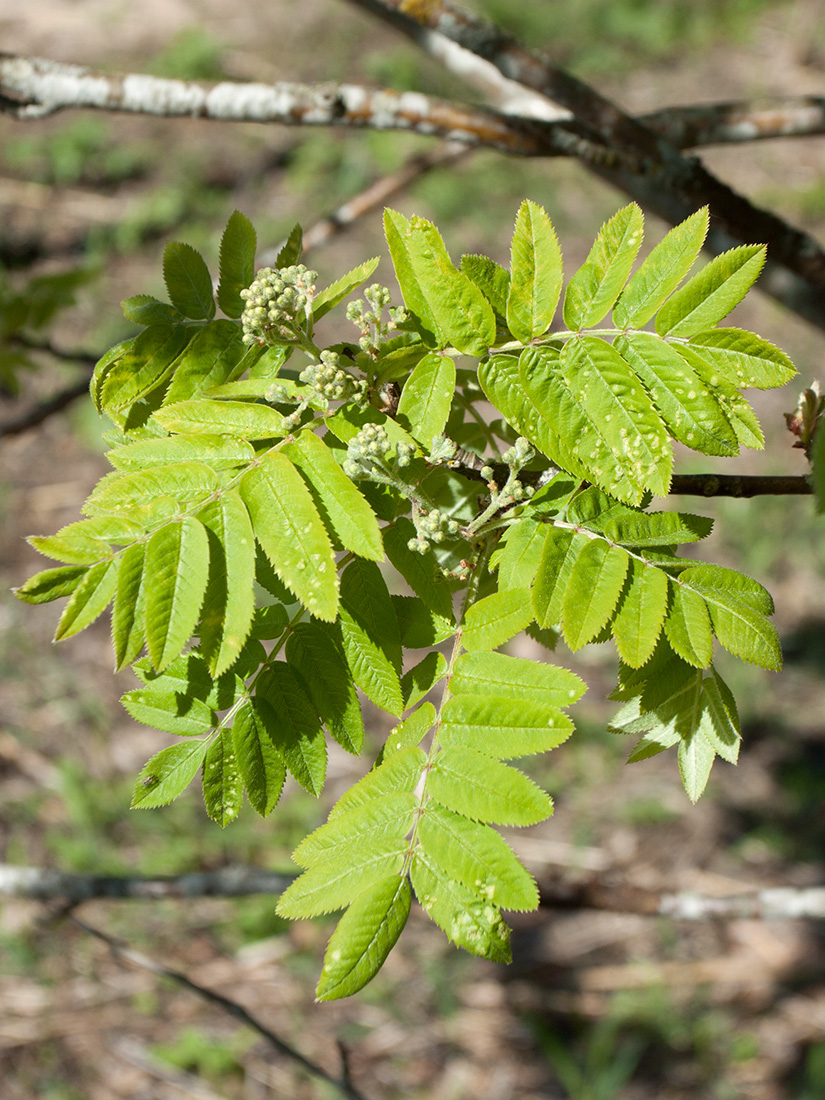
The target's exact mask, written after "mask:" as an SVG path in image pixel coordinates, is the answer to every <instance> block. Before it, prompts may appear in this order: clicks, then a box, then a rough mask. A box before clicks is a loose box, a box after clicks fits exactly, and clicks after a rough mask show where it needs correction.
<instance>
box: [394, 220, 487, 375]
mask: <svg viewBox="0 0 825 1100" xmlns="http://www.w3.org/2000/svg"><path fill="white" fill-rule="evenodd" d="M384 229H385V232H386V235H387V244H388V246H389V250H390V255H391V256H392V262H393V267H394V268H395V274H396V278H397V279H398V285H399V286H400V287H401V293H402V294H403V295H404V301H405V303H406V305H407V307H408V309H410V310H412V312H413V313H415V314H416V315H417V316H418V317H419V319H420V320H421V322H422V324H423V325H424V327H425V328H426V329H428V330H429V331H430V332H432V333H433V335H434V336H435V337H436V339H437V341H438V343H439V344H440V345H441V346H442V347H443V346H445V345H447V344H452V345H453V346H454V347H455V348H456V349H457V350H458V351H462V352H464V353H466V354H467V355H484V354H485V352H486V351H487V349H488V348H489V347H490V346H492V345H493V344H494V343H495V339H496V322H495V317H494V316H493V311H492V309H491V307H490V305H489V303H488V302H487V300H486V299H485V298H484V295H483V294H482V293H481V291H480V290H479V289H478V288H477V287H476V286H475V285H474V284H473V283H471V282H470V280H469V279H468V278H467V276H466V275H462V274H461V272H460V271H457V270H456V269H455V267H454V266H453V263H452V261H451V260H450V257H449V254H448V252H447V249H446V248H445V247H444V242H443V240H442V239H441V234H440V233H439V232H438V230H437V229H436V228H435V226H434V225H433V224H432V222H428V221H426V219H424V218H419V217H417V216H416V215H413V217H412V218H411V219H410V220H409V221H407V219H406V218H404V217H403V215H401V214H399V213H397V212H396V211H394V210H385V211H384Z"/></svg>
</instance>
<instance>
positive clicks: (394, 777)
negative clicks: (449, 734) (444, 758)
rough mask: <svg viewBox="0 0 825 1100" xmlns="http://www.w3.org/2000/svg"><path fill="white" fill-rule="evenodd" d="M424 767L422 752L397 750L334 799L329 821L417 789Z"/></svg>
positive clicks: (421, 750) (424, 758)
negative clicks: (400, 793)
mask: <svg viewBox="0 0 825 1100" xmlns="http://www.w3.org/2000/svg"><path fill="white" fill-rule="evenodd" d="M426 763H427V754H426V753H425V752H424V751H423V749H419V748H412V747H411V748H407V749H401V751H400V752H397V753H395V755H394V756H391V757H390V759H389V760H387V761H385V762H384V763H383V764H380V765H379V766H378V767H375V768H373V770H372V771H371V772H367V774H366V775H365V776H364V777H363V778H362V779H359V780H358V782H357V783H356V784H355V786H354V787H350V789H349V790H348V791H347V792H346V793H345V794H344V795H342V796H341V798H339V799H338V801H337V802H336V803H335V805H334V806H333V807H332V809H331V810H330V812H329V819H330V821H332V819H333V818H334V817H337V816H338V815H340V814H345V813H348V812H349V811H351V810H354V809H355V808H356V807H357V806H362V805H364V804H365V803H367V802H372V801H373V800H375V799H379V800H382V799H385V798H386V797H387V796H388V795H391V794H396V793H397V792H399V791H402V792H407V793H412V792H413V791H414V790H415V788H416V787H417V786H418V782H419V780H420V779H421V774H422V772H423V771H424V765H425V764H426Z"/></svg>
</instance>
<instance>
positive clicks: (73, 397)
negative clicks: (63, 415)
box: [0, 378, 89, 439]
mask: <svg viewBox="0 0 825 1100" xmlns="http://www.w3.org/2000/svg"><path fill="white" fill-rule="evenodd" d="M88 393H89V379H88V378H82V379H81V380H80V381H79V382H73V383H72V385H70V386H67V387H66V388H65V389H63V390H60V391H59V392H58V393H56V394H54V395H53V396H52V397H48V398H46V400H45V401H41V402H39V403H38V404H37V405H35V406H34V407H33V408H31V409H27V410H26V412H24V413H21V415H20V416H18V417H16V418H14V419H11V420H7V421H6V423H5V424H0V439H3V438H4V437H5V436H9V435H20V434H21V433H22V432H27V431H29V430H30V429H31V428H36V427H37V426H38V425H39V424H42V423H43V421H44V420H48V418H49V417H50V416H54V414H55V413H58V412H62V410H63V409H65V408H66V407H67V406H68V405H71V404H72V402H74V401H77V400H78V398H81V397H84V396H85V395H88Z"/></svg>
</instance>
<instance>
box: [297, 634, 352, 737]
mask: <svg viewBox="0 0 825 1100" xmlns="http://www.w3.org/2000/svg"><path fill="white" fill-rule="evenodd" d="M286 659H287V661H288V662H289V664H290V665H291V666H292V668H293V669H295V671H296V673H297V674H298V676H299V678H300V680H301V683H302V684H303V686H304V688H305V690H306V692H307V694H308V695H309V697H310V699H311V700H312V703H313V706H314V707H315V710H316V712H317V714H318V716H319V718H320V719H321V721H322V722H323V723H324V725H325V726H326V727H327V729H328V730H329V732H330V733H331V734H332V736H333V737H334V738H335V740H336V741H337V742H338V744H339V745H341V746H343V748H345V749H346V750H347V752H351V753H354V754H355V755H357V754H358V753H360V751H361V749H362V748H363V745H364V719H363V718H362V716H361V707H360V706H359V704H358V695H357V694H356V691H355V686H354V684H353V682H352V678H351V676H350V673H349V669H348V668H347V664H346V660H345V658H344V653H343V650H342V648H341V643H340V638H339V636H336V637H335V638H333V636H332V634H331V632H330V628H328V627H325V626H322V625H321V623H318V622H314V623H296V624H295V625H294V626H293V628H292V631H291V632H290V635H289V637H288V638H287V642H286Z"/></svg>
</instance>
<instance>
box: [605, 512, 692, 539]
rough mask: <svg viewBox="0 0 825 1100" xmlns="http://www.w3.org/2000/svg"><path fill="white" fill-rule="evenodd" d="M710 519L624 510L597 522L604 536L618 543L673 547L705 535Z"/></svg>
mask: <svg viewBox="0 0 825 1100" xmlns="http://www.w3.org/2000/svg"><path fill="white" fill-rule="evenodd" d="M712 528H713V520H712V519H709V518H708V517H707V516H694V515H691V514H690V513H689V512H635V513H633V512H627V513H625V514H624V515H620V516H617V517H615V518H611V519H608V520H607V521H606V522H605V523H603V524H600V530H601V532H602V534H603V535H604V537H605V538H606V539H609V540H610V541H611V542H619V543H621V544H622V546H635V547H657V546H676V545H679V544H681V543H685V542H698V541H699V540H700V539H704V538H707V536H708V535H709V534H710V532H711V529H712Z"/></svg>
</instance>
